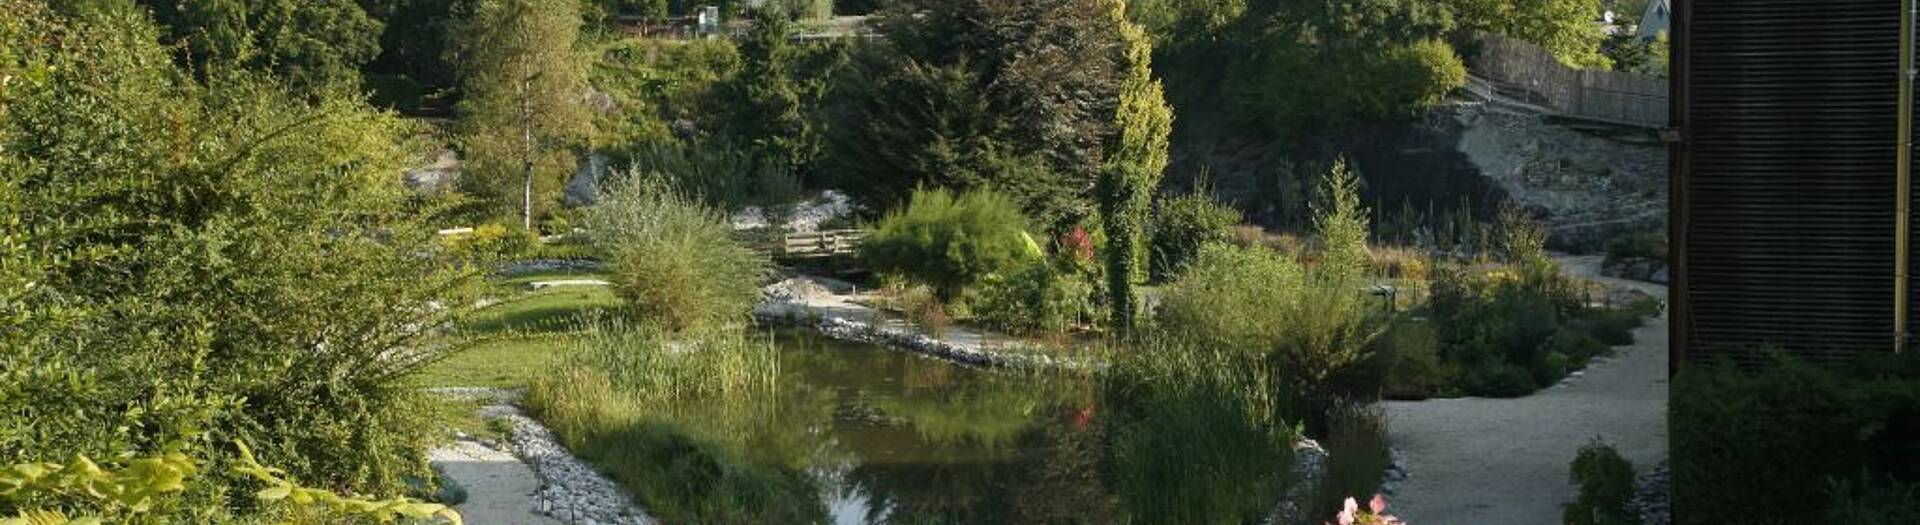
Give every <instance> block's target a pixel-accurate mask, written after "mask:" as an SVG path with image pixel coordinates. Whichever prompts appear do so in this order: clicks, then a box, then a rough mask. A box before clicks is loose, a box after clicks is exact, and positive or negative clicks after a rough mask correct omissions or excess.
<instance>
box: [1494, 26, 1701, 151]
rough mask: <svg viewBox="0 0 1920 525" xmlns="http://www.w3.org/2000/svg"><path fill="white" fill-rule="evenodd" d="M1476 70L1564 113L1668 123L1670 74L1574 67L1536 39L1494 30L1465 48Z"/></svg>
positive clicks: (1652, 125)
mask: <svg viewBox="0 0 1920 525" xmlns="http://www.w3.org/2000/svg"><path fill="white" fill-rule="evenodd" d="M1469 49H1470V50H1471V51H1470V52H1468V53H1467V54H1466V55H1467V56H1466V57H1465V58H1466V62H1467V67H1468V69H1469V70H1471V71H1472V72H1473V74H1474V75H1477V76H1480V77H1482V78H1486V79H1488V80H1491V81H1493V82H1494V83H1496V85H1497V86H1498V87H1500V88H1501V89H1500V91H1501V92H1502V94H1504V95H1508V96H1516V95H1517V97H1516V98H1520V99H1522V100H1524V101H1526V102H1528V103H1532V104H1536V105H1540V106H1544V107H1548V108H1551V109H1553V110H1555V111H1556V112H1558V113H1559V114H1560V115H1561V116H1566V117H1572V118H1579V119H1586V120H1594V121H1600V122H1607V123H1612V124H1622V125H1628V126H1641V127H1649V128H1665V127H1667V116H1668V106H1667V90H1668V84H1667V79H1665V78H1661V77H1656V76H1649V75H1637V74H1633V73H1622V72H1618V71H1599V70H1590V69H1574V68H1571V67H1567V66H1566V65H1565V64H1561V63H1560V61H1559V60H1557V59H1555V58H1553V53H1552V52H1549V51H1547V50H1546V48H1542V47H1540V46H1538V45H1535V44H1533V43H1531V42H1525V41H1521V40H1516V39H1512V38H1507V37H1504V36H1500V35H1495V34H1491V33H1476V34H1474V35H1473V36H1472V38H1471V42H1470V43H1469V44H1468V45H1466V46H1463V50H1469Z"/></svg>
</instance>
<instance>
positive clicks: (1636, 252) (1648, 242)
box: [1607, 232, 1667, 263]
mask: <svg viewBox="0 0 1920 525" xmlns="http://www.w3.org/2000/svg"><path fill="white" fill-rule="evenodd" d="M1625 259H1652V260H1655V261H1665V260H1667V235H1666V233H1665V232H1638V233H1630V234H1626V235H1621V236H1619V237H1614V238H1613V240H1610V241H1607V262H1609V263H1611V262H1614V261H1619V260H1625Z"/></svg>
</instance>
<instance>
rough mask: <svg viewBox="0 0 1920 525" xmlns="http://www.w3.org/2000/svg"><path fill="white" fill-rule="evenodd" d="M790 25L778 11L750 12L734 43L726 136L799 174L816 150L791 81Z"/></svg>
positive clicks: (810, 127)
mask: <svg viewBox="0 0 1920 525" xmlns="http://www.w3.org/2000/svg"><path fill="white" fill-rule="evenodd" d="M791 36H792V24H791V23H790V22H789V21H788V20H787V17H786V15H784V14H781V13H780V12H778V10H776V9H773V8H771V7H769V8H762V9H757V10H754V12H753V29H751V30H749V31H747V36H746V38H745V39H742V40H741V42H740V58H741V69H740V73H739V74H738V75H736V76H735V77H734V79H733V82H732V83H730V84H729V85H728V88H727V92H728V93H727V99H728V100H729V101H730V102H731V104H729V106H728V109H729V111H731V112H732V117H731V118H730V119H729V120H730V123H729V127H730V128H731V130H730V131H731V133H732V135H733V136H734V137H736V138H737V139H738V140H740V141H742V142H745V143H748V144H751V145H752V146H753V147H754V149H756V150H758V151H759V152H760V153H762V154H764V155H766V156H768V157H770V158H772V159H773V160H774V161H775V162H776V163H777V164H779V165H780V166H783V167H785V168H786V169H789V170H793V171H801V170H803V169H804V168H805V167H806V166H807V164H808V163H810V162H812V160H813V157H814V156H815V155H816V153H817V152H818V150H819V143H818V141H817V140H816V139H815V138H814V131H813V128H812V126H810V125H809V123H808V120H807V117H806V114H805V113H804V112H803V109H804V108H803V107H802V104H801V97H800V88H799V87H798V86H796V85H795V84H796V83H795V81H794V78H793V74H794V72H793V66H792V62H793V59H794V57H793V55H794V50H793V49H792V46H791V45H789V44H788V42H787V41H788V39H789V38H790V37H791Z"/></svg>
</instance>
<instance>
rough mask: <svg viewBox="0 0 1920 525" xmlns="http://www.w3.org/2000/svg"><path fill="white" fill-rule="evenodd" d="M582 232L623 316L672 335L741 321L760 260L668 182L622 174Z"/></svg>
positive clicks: (755, 295) (718, 217)
mask: <svg viewBox="0 0 1920 525" xmlns="http://www.w3.org/2000/svg"><path fill="white" fill-rule="evenodd" d="M586 222H587V231H588V232H589V235H591V239H592V242H593V245H594V246H595V248H597V249H598V250H599V251H600V252H601V260H602V261H603V262H604V264H605V265H606V269H607V271H608V273H611V274H613V281H614V290H615V291H616V292H618V293H619V294H620V296H621V298H623V299H625V300H626V303H627V304H626V311H627V312H628V317H629V318H631V319H633V320H635V321H639V322H642V323H650V324H656V325H658V326H662V327H666V328H669V329H673V330H689V329H705V328H717V327H721V326H725V325H729V324H738V323H742V322H745V321H746V318H747V315H748V313H750V312H751V311H752V309H753V305H754V303H755V302H757V301H759V299H760V281H761V280H762V279H763V278H764V277H765V276H766V274H767V271H768V265H769V263H768V261H767V258H766V256H764V255H761V254H759V253H757V252H755V251H753V250H752V249H751V248H748V247H746V246H744V245H742V244H741V243H740V242H739V241H738V240H736V239H734V238H733V228H732V226H731V225H730V224H729V223H728V222H727V218H726V216H725V215H723V214H721V213H720V212H719V211H717V210H714V209H712V208H708V207H706V206H705V205H702V204H700V203H699V202H696V201H694V200H693V199H692V198H690V197H688V196H685V195H683V194H681V193H679V192H678V191H677V190H676V189H675V188H674V187H673V186H671V185H669V184H668V183H666V182H664V181H661V180H658V179H654V178H651V177H647V176H644V175H641V174H637V173H636V174H629V175H628V176H627V177H624V178H622V179H621V180H619V181H614V182H613V183H611V184H609V185H608V186H607V187H605V188H603V189H602V191H601V195H600V199H599V203H598V204H597V205H595V206H594V207H592V208H589V209H588V211H587V214H586Z"/></svg>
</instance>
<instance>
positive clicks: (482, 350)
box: [414, 272, 620, 387]
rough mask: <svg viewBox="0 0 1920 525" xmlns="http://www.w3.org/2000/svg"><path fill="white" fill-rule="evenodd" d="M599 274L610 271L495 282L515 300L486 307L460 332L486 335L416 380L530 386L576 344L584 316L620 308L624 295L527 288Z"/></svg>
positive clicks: (597, 288)
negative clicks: (571, 345) (527, 289)
mask: <svg viewBox="0 0 1920 525" xmlns="http://www.w3.org/2000/svg"><path fill="white" fill-rule="evenodd" d="M597 277H604V275H601V274H588V273H561V272H553V273H548V274H540V275H528V276H520V277H516V278H513V279H506V280H501V281H497V282H494V283H491V284H492V285H494V286H496V287H499V288H500V289H501V290H502V291H503V292H504V293H503V295H508V296H509V298H508V299H505V300H504V302H501V303H500V304H496V305H493V306H490V307H487V308H485V309H482V310H480V311H479V312H478V313H477V314H476V315H474V317H473V319H472V320H470V321H469V322H468V323H467V325H466V326H465V327H463V328H462V329H461V333H460V334H459V335H458V336H457V337H475V338H485V339H484V340H481V341H480V342H478V343H477V344H475V345H473V346H470V347H467V348H465V349H462V350H459V351H458V352H456V353H454V354H453V355H452V356H449V357H447V358H446V359H445V360H442V361H440V362H438V363H434V364H433V366H430V367H427V369H426V370H423V371H421V372H420V374H419V375H418V376H416V377H415V378H414V381H415V383H416V384H418V385H420V386H423V387H436V386H486V387H524V386H527V382H528V381H530V380H532V379H533V378H534V377H536V376H537V375H539V374H544V373H546V372H547V371H548V370H550V369H551V368H552V367H553V365H554V364H555V362H556V361H557V360H558V358H559V355H560V351H561V349H564V348H566V347H567V346H568V345H570V344H572V342H573V339H574V338H575V337H576V336H575V335H574V330H575V328H576V326H575V322H576V321H577V320H578V319H580V318H582V317H583V316H588V315H593V314H597V313H601V312H608V311H611V310H613V309H614V308H618V307H619V306H620V298H619V297H618V296H616V295H614V294H613V291H612V290H609V289H608V288H607V287H604V286H563V287H557V288H548V289H545V290H540V291H538V292H525V291H521V290H522V289H523V288H524V287H525V285H526V283H528V282H533V281H544V280H553V279H556V278H557V279H591V278H597ZM508 290H512V291H510V292H509V291H508Z"/></svg>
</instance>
